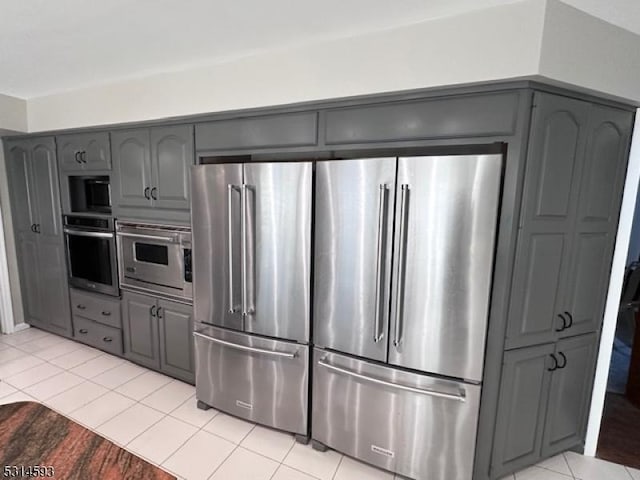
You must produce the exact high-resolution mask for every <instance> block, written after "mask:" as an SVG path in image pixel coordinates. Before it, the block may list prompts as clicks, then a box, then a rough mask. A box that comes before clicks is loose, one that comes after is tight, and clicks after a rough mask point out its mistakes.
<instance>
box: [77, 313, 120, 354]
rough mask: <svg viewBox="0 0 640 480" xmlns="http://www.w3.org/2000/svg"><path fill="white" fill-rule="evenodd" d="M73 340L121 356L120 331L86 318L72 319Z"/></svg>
mask: <svg viewBox="0 0 640 480" xmlns="http://www.w3.org/2000/svg"><path fill="white" fill-rule="evenodd" d="M73 325H74V330H75V331H74V338H75V339H76V340H79V341H81V342H84V343H86V344H88V345H91V346H93V347H96V348H99V349H100V350H104V351H105V352H109V353H112V354H114V355H118V356H122V354H123V349H122V330H120V329H119V328H113V327H109V326H107V325H102V324H100V323H97V322H94V321H93V320H89V319H87V318H82V317H78V316H75V315H74V317H73Z"/></svg>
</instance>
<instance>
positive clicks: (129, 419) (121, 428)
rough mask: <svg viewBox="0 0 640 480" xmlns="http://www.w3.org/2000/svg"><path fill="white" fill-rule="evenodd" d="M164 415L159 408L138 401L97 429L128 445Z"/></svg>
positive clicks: (102, 433)
mask: <svg viewBox="0 0 640 480" xmlns="http://www.w3.org/2000/svg"><path fill="white" fill-rule="evenodd" d="M162 417H164V414H162V413H160V412H158V411H157V410H154V409H152V408H149V407H147V406H145V405H140V404H139V403H136V404H134V405H132V406H131V407H129V408H128V409H126V410H125V411H123V412H122V413H119V414H118V415H116V416H115V417H113V418H112V419H111V420H107V421H106V422H105V423H103V424H102V425H100V426H99V427H98V428H97V431H98V433H100V434H101V435H104V436H105V437H107V438H108V439H110V440H113V441H115V442H116V443H117V444H119V445H126V444H127V443H129V442H130V441H131V440H133V439H134V438H135V437H137V436H138V435H140V434H141V433H142V432H144V431H145V430H147V429H148V428H149V427H151V426H152V425H153V424H155V423H156V422H158V421H159V420H160V419H161V418H162Z"/></svg>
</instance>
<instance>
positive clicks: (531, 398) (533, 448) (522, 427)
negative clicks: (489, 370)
mask: <svg viewBox="0 0 640 480" xmlns="http://www.w3.org/2000/svg"><path fill="white" fill-rule="evenodd" d="M553 351H554V345H553V344H551V343H549V344H545V345H539V346H536V347H529V348H521V349H518V350H512V351H510V352H506V353H505V355H504V365H503V370H502V380H501V382H500V399H499V402H498V412H497V415H496V417H497V421H496V432H495V438H494V443H493V458H492V461H491V476H492V477H493V478H500V477H501V476H503V475H506V474H507V473H511V472H513V471H516V470H519V469H521V468H522V467H525V466H528V465H532V464H534V463H536V461H537V460H538V459H539V458H540V447H541V443H542V435H543V425H544V418H545V410H546V405H547V397H548V394H549V383H550V380H551V372H549V368H550V367H551V365H552V363H553V362H552V361H551V354H552V353H553Z"/></svg>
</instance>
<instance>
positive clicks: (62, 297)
mask: <svg viewBox="0 0 640 480" xmlns="http://www.w3.org/2000/svg"><path fill="white" fill-rule="evenodd" d="M37 276H38V282H39V291H40V308H41V313H40V316H41V318H42V319H43V320H44V322H45V323H46V325H47V326H48V328H50V329H51V330H53V331H55V332H57V333H60V334H63V335H68V336H70V335H71V334H72V328H71V308H70V306H69V285H68V280H67V278H68V277H67V265H66V256H65V248H64V244H62V243H60V242H57V241H56V242H48V241H46V240H43V239H42V238H38V270H37Z"/></svg>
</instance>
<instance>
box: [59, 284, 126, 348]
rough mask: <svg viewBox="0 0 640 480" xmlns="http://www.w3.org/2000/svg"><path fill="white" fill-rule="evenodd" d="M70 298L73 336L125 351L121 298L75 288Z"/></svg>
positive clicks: (94, 345) (97, 345)
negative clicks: (123, 345)
mask: <svg viewBox="0 0 640 480" xmlns="http://www.w3.org/2000/svg"><path fill="white" fill-rule="evenodd" d="M70 298H71V311H72V313H73V327H74V328H73V337H74V338H75V339H76V340H79V341H81V342H84V343H87V344H89V345H91V346H93V347H96V348H99V349H101V350H104V351H106V352H109V353H112V354H114V355H122V353H123V347H122V322H121V320H120V301H119V299H118V298H113V297H108V296H106V295H100V294H95V293H90V292H85V291H82V290H75V289H73V288H72V289H71V291H70Z"/></svg>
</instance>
